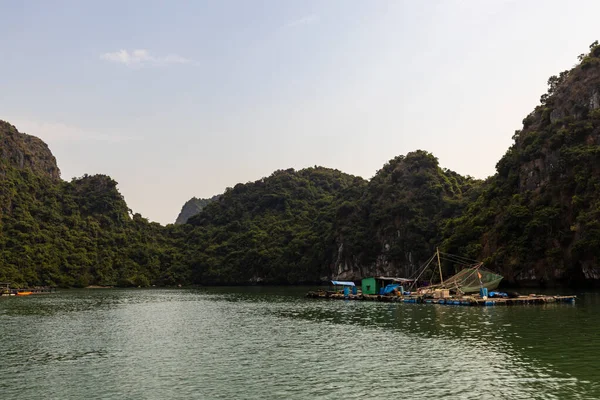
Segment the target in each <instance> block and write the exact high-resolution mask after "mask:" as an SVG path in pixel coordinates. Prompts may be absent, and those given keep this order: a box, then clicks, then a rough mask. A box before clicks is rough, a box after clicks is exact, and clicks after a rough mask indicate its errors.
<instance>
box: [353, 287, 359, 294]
mask: <svg viewBox="0 0 600 400" xmlns="http://www.w3.org/2000/svg"><path fill="white" fill-rule="evenodd" d="M352 294H358V288H357V287H356V286H352Z"/></svg>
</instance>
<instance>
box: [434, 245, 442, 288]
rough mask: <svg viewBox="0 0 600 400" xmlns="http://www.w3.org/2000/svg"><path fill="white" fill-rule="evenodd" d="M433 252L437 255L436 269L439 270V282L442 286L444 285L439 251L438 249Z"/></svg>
mask: <svg viewBox="0 0 600 400" xmlns="http://www.w3.org/2000/svg"><path fill="white" fill-rule="evenodd" d="M435 251H436V253H437V259H438V268H439V270H440V281H441V282H442V285H443V284H444V278H443V277H442V263H441V261H440V249H439V248H437V247H436V248H435Z"/></svg>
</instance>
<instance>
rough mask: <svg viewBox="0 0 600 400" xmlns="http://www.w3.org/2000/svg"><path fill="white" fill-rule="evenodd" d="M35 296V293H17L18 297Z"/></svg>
mask: <svg viewBox="0 0 600 400" xmlns="http://www.w3.org/2000/svg"><path fill="white" fill-rule="evenodd" d="M30 294H33V292H17V296H29V295H30Z"/></svg>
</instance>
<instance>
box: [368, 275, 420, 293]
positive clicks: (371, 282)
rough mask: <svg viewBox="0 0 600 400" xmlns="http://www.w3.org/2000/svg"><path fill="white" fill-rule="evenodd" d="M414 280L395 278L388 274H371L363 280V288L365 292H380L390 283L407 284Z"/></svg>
mask: <svg viewBox="0 0 600 400" xmlns="http://www.w3.org/2000/svg"><path fill="white" fill-rule="evenodd" d="M412 282H414V280H412V279H406V278H393V277H388V276H377V277H376V276H371V277H369V278H364V279H363V280H362V281H361V289H362V293H363V294H380V292H381V290H382V289H384V288H385V287H386V286H388V285H392V284H397V285H407V284H410V283H412Z"/></svg>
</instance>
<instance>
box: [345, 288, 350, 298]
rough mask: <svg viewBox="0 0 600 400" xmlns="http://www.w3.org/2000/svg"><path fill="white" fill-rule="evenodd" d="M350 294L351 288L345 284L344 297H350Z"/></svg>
mask: <svg viewBox="0 0 600 400" xmlns="http://www.w3.org/2000/svg"><path fill="white" fill-rule="evenodd" d="M349 295H350V288H348V286H344V297H348V296H349Z"/></svg>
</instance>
